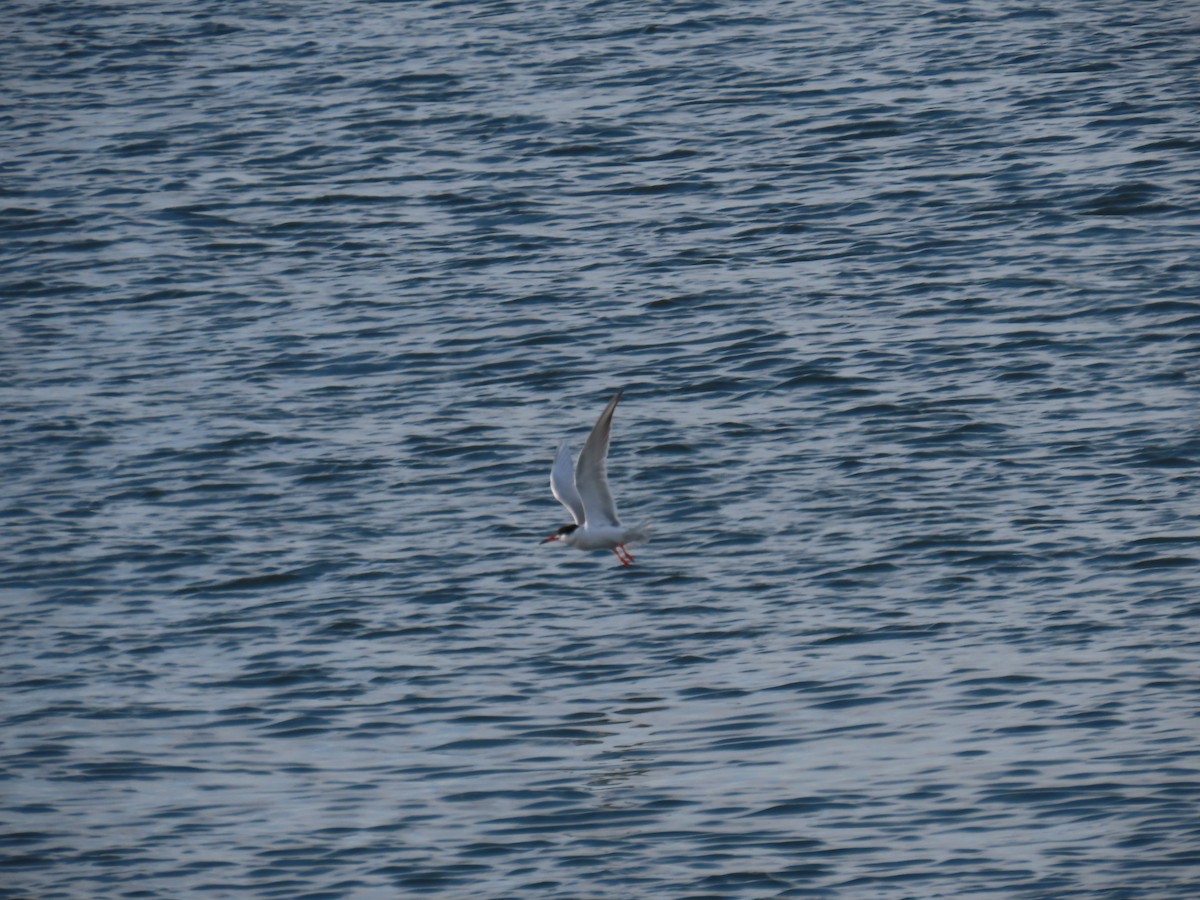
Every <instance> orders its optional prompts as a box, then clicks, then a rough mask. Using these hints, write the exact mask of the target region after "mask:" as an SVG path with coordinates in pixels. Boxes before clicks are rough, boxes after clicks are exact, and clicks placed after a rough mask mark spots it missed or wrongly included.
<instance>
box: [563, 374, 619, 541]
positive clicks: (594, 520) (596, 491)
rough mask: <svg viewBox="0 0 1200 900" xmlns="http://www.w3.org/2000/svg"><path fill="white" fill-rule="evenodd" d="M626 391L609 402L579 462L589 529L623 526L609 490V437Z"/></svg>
mask: <svg viewBox="0 0 1200 900" xmlns="http://www.w3.org/2000/svg"><path fill="white" fill-rule="evenodd" d="M624 393H625V391H624V390H619V391H617V393H616V394H615V395H614V396H613V398H612V399H611V400H609V401H608V406H606V407H604V412H602V413H600V418H598V419H597V420H596V424H595V425H593V426H592V433H591V434H589V435H588V439H587V442H586V443H585V444H584V445H583V449H582V450H580V451H579V461H578V462H577V463H575V487H576V488H577V489H578V490H579V494H580V496H581V497H582V498H583V509H584V511H585V512H586V514H587V523H588V525H620V524H621V520H620V519H618V518H617V504H615V503H614V502H613V498H612V493H611V492H610V491H609V489H608V474H607V472H606V468H607V467H606V466H605V462H606V461H607V459H608V436H609V434H610V433H611V431H612V417H613V410H615V409H616V408H617V403H619V402H620V400H621V395H622V394H624Z"/></svg>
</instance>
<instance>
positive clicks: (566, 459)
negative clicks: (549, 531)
mask: <svg viewBox="0 0 1200 900" xmlns="http://www.w3.org/2000/svg"><path fill="white" fill-rule="evenodd" d="M550 492H551V493H552V494H554V496H555V497H556V498H557V499H558V502H559V503H561V504H562V505H563V506H565V507H566V508H567V512H569V513H570V514H571V518H573V519H574V520H575V524H576V525H582V524H583V500H582V499H581V498H580V496H579V491H577V490H576V489H575V466H574V464H573V462H572V460H571V445H570V444H568V443H567V442H566V441H563V442H562V443H561V444H559V445H558V456H556V457H554V468H553V469H551V470H550Z"/></svg>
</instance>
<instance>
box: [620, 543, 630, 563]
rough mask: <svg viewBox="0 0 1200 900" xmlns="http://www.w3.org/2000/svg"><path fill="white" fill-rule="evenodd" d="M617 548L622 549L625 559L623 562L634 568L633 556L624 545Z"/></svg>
mask: <svg viewBox="0 0 1200 900" xmlns="http://www.w3.org/2000/svg"><path fill="white" fill-rule="evenodd" d="M617 546H618V547H620V548H621V553H623V554H624V559H622V560H621V562H623V563H624V564H625V565H627V566H632V565H633V554H632V553H630V552H629V551H628V550H627V549H626V548H625V545H624V544H617Z"/></svg>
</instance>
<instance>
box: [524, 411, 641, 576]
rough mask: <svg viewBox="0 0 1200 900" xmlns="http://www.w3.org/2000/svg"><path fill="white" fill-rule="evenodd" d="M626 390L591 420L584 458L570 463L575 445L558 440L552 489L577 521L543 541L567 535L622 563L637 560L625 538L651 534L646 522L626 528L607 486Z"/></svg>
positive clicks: (568, 542) (564, 539)
mask: <svg viewBox="0 0 1200 900" xmlns="http://www.w3.org/2000/svg"><path fill="white" fill-rule="evenodd" d="M624 393H625V390H624V388H622V389H621V390H619V391H617V393H616V395H615V396H614V397H613V398H612V399H611V400H609V401H608V405H607V406H606V407H604V412H602V413H600V418H598V419H597V420H596V424H595V425H594V426H592V433H591V434H589V435H588V439H587V441H586V442H585V443H584V445H583V449H582V450H580V451H579V459H578V461H576V463H575V465H574V467H572V466H571V445H570V444H568V443H567V442H566V441H563V442H562V443H561V444H559V445H558V455H557V456H556V457H555V458H554V468H553V469H551V470H550V491H551V492H552V493H553V494H554V496H555V497H556V498H558V502H559V503H561V504H562V505H563V506H565V507H566V508H567V512H569V513H570V514H571V518H573V519H574V520H575V524H573V525H564V526H563V527H562V528H560V529H558V531H556V532H554V534H552V535H550V537H548V538H546V539H545V540H543V541H542V543H543V544H548V543H550V542H551V541H562V542H563V543H564V544H566V545H567V546H568V547H575V548H576V549H578V550H611V551H612V552H613V553H615V554H616V556H617V559H619V560H620V561H621V565H623V566H629V565H633V555H632V554H630V552H629V551H628V550H627V549H626V548H625V545H626V544H633V543H638V542H645V541H648V540H650V536H649V534H647V533H646V532H645V531H644V530H643V528H642V527H638V528H626V527H625V526H624V525H622V524H621V520H620V519H619V518H617V505H616V504H615V503H613V498H612V494H611V493H610V492H609V490H608V475H607V474H606V473H605V462H606V460H607V457H608V436H609V433H610V432H611V431H612V417H613V410H615V409H616V408H617V403H618V402H620V400H621V395H622V394H624Z"/></svg>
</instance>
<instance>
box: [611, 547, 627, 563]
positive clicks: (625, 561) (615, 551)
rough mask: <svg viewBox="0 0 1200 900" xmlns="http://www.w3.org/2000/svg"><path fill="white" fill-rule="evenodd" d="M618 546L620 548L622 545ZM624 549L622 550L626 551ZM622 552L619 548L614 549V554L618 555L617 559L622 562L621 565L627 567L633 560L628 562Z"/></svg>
mask: <svg viewBox="0 0 1200 900" xmlns="http://www.w3.org/2000/svg"><path fill="white" fill-rule="evenodd" d="M617 546H618V547H620V546H621V545H620V544H618V545H617ZM624 549H625V548H624V547H621V550H624ZM621 550H618V549H617V547H613V548H612V552H613V553H615V554H616V555H617V559H619V560H620V561H621V565H623V566H627V565H629V564H630V563H631V562H632V560H627V559H626V558H625V557H624V556H622V555H621Z"/></svg>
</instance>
